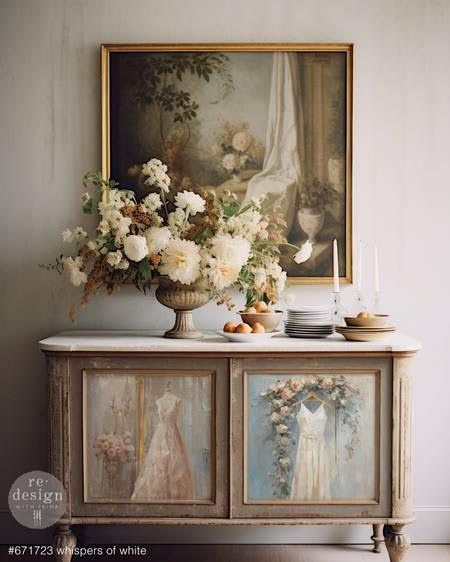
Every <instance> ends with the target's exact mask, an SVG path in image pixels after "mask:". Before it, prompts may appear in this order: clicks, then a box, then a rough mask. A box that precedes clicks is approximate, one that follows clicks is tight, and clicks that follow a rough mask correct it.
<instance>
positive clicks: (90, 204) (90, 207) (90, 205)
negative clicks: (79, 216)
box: [82, 197, 94, 215]
mask: <svg viewBox="0 0 450 562" xmlns="http://www.w3.org/2000/svg"><path fill="white" fill-rule="evenodd" d="M82 209H83V213H84V214H85V215H92V213H93V211H94V200H93V199H92V197H91V198H90V199H88V200H87V201H86V203H83V207H82Z"/></svg>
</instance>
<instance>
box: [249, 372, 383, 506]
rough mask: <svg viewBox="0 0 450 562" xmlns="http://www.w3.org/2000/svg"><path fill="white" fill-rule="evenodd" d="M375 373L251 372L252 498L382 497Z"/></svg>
mask: <svg viewBox="0 0 450 562" xmlns="http://www.w3.org/2000/svg"><path fill="white" fill-rule="evenodd" d="M377 385H378V379H377V376H376V374H375V373H352V374H351V375H349V374H339V373H330V374H328V373H327V374H314V373H311V374H304V373H298V374H292V373H290V374H282V373H280V374H278V373H277V374H273V373H257V372H255V373H247V375H246V399H245V408H246V420H247V421H246V427H245V443H246V444H245V459H246V461H245V478H246V491H247V492H246V503H276V504H283V503H330V504H332V503H349V504H351V503H375V502H376V501H377V498H378V494H379V492H378V489H377V487H378V476H379V475H378V465H379V460H378V459H379V456H378V453H379V451H378V447H379V445H378V443H379V441H378V432H379V430H378V422H377V420H378V419H379V412H378V404H377V396H378V390H377Z"/></svg>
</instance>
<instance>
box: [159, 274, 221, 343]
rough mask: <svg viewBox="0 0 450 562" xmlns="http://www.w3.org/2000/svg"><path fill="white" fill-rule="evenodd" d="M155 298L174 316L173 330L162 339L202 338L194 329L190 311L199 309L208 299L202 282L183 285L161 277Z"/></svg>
mask: <svg viewBox="0 0 450 562" xmlns="http://www.w3.org/2000/svg"><path fill="white" fill-rule="evenodd" d="M156 298H157V300H158V301H159V302H160V303H161V304H162V305H164V306H167V308H171V309H172V310H173V311H174V312H175V315H176V316H175V324H174V326H173V328H172V329H171V330H168V331H167V332H166V333H165V334H164V337H166V338H178V339H197V338H201V337H202V335H203V334H202V333H201V332H200V331H199V330H197V329H196V328H195V325H194V320H193V318H192V311H193V310H195V309H196V308H200V307H201V306H203V305H204V304H206V303H207V302H208V301H209V299H210V296H209V293H208V291H207V290H206V285H205V283H204V281H203V280H199V281H196V282H195V283H192V284H191V285H183V283H180V282H178V281H177V282H176V281H172V280H171V279H169V278H168V277H165V276H162V277H160V278H159V286H158V288H157V289H156Z"/></svg>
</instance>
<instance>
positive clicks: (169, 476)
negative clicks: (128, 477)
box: [131, 391, 194, 501]
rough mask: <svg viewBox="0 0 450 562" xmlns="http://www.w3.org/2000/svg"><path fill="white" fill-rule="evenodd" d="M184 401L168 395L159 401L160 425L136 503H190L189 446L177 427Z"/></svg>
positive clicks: (135, 494)
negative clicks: (158, 501) (173, 501)
mask: <svg viewBox="0 0 450 562" xmlns="http://www.w3.org/2000/svg"><path fill="white" fill-rule="evenodd" d="M181 405H182V400H181V399H180V398H178V397H177V396H175V394H172V392H170V391H166V392H165V393H164V394H163V396H162V397H161V398H159V399H158V400H157V401H156V406H157V408H158V415H159V423H158V426H157V427H156V430H155V433H154V434H153V437H152V440H151V443H150V447H149V449H148V451H147V455H146V456H145V461H144V464H143V466H142V469H141V471H140V473H139V476H138V478H137V480H136V484H135V487H134V492H133V495H132V497H131V499H133V500H144V501H145V500H157V499H158V500H189V499H193V498H194V482H193V478H192V470H191V463H190V461H189V456H188V452H187V449H186V445H185V443H184V441H183V437H182V436H181V433H180V430H179V429H178V426H177V418H178V414H179V411H180V407H181Z"/></svg>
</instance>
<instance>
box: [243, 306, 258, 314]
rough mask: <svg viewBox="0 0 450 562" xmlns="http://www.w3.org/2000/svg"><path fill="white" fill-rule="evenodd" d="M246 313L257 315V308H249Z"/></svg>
mask: <svg viewBox="0 0 450 562" xmlns="http://www.w3.org/2000/svg"><path fill="white" fill-rule="evenodd" d="M244 312H245V313H246V314H256V308H255V307H254V306H247V308H246V309H245V310H244Z"/></svg>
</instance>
